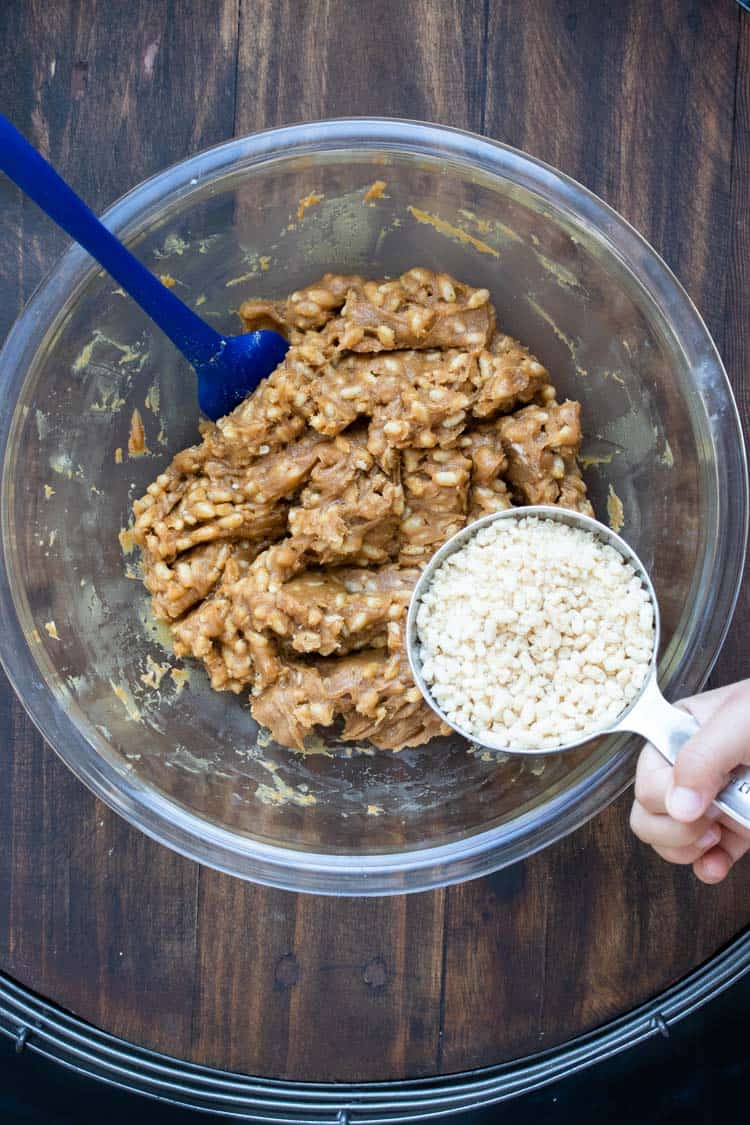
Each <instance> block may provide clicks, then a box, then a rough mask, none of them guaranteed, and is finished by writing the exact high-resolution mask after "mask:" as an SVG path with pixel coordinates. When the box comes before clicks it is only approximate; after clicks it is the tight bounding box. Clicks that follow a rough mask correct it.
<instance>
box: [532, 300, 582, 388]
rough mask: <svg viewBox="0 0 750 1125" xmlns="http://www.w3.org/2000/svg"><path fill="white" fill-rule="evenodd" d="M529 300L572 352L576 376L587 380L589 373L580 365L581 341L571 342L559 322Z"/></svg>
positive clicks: (536, 311) (535, 310)
mask: <svg viewBox="0 0 750 1125" xmlns="http://www.w3.org/2000/svg"><path fill="white" fill-rule="evenodd" d="M527 300H528V303H529V304H530V305H531V307H532V309H533V310H534V312H535V313H537V315H538V316H540V317H541V318H542V320H546V321H547V324H549V326H550V328H551V329H552V331H553V332H554V334H555V336H557V338H558V340H559V341H560V342H561V343H562V344H565V347H566V348H567V349H568V351H569V352H570V355H571V358H572V360H573V365H574V367H575V372H576V375H580V376H581V377H582V378H585V377H586V376H587V375H588V371H587V370H586V368H585V367H581V366H580V364H579V363H578V349H579V347H580V346H581V341H580V340H571V338H570V336H566V334H565V333H564V332H563V330H562V328H560V326H559V325H558V323H557V321H556V320H555V319H554V317H552V316H550V314H549V313H548V312H547V310H546V309H543V308H542V306H541V305H540V304H538V303H537V302H536V301H532V300H531V298H530V297H529V298H527Z"/></svg>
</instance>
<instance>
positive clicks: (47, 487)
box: [44, 484, 55, 500]
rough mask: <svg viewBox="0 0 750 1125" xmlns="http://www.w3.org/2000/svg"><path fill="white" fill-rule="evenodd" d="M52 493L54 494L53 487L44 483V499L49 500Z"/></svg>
mask: <svg viewBox="0 0 750 1125" xmlns="http://www.w3.org/2000/svg"><path fill="white" fill-rule="evenodd" d="M54 495H55V490H54V488H51V487H50V485H48V484H45V486H44V497H45V499H46V500H49V499H50V497H52V496H54Z"/></svg>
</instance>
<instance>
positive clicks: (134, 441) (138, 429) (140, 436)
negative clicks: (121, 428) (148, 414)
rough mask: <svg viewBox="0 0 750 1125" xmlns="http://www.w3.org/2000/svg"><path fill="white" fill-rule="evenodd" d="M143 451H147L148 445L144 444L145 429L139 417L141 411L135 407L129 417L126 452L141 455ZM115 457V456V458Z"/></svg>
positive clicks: (131, 455)
mask: <svg viewBox="0 0 750 1125" xmlns="http://www.w3.org/2000/svg"><path fill="white" fill-rule="evenodd" d="M144 453H148V446H147V445H146V431H145V430H144V428H143V419H142V418H141V412H140V410H138V408H137V407H136V409H135V410H134V411H133V414H132V417H131V419H130V433H129V435H128V454H129V456H130V457H142V456H143V455H144ZM116 459H117V458H115V460H116Z"/></svg>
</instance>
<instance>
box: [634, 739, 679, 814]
mask: <svg viewBox="0 0 750 1125" xmlns="http://www.w3.org/2000/svg"><path fill="white" fill-rule="evenodd" d="M671 781H672V766H671V765H670V764H669V762H668V761H667V760H666V758H663V757H662V756H661V754H660V753H659V751H658V750H655V749H654V747H653V746H651V744H650V743H649V744H647V745H646V746H644V748H643V750H642V751H641V753H640V756H639V758H638V766H637V768H636V771H635V799H636V800H637V801H640V803H641V804H642V805H643V807H644V809H647V810H648V812H651V813H665V812H666V811H667V806H666V804H665V801H666V796H667V790H668V789H669V786H670V784H671Z"/></svg>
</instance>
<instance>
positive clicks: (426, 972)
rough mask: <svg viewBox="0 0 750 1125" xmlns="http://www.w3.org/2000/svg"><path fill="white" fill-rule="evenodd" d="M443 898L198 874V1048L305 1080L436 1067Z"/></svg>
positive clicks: (240, 1066)
mask: <svg viewBox="0 0 750 1125" xmlns="http://www.w3.org/2000/svg"><path fill="white" fill-rule="evenodd" d="M443 898H444V894H443V892H437V893H435V894H426V895H416V896H409V897H408V898H405V899H385V898H381V899H365V900H358V899H334V898H322V897H317V896H302V895H298V896H295V895H291V894H286V893H284V892H280V891H270V890H261V889H260V888H250V887H246V886H243V884H241V883H239V882H238V881H237V880H236V879H230V878H226V877H223V876H210V877H208V878H203V879H202V881H201V897H200V911H199V934H200V968H199V972H198V974H197V977H196V994H195V995H196V1003H195V1016H194V1042H193V1048H192V1053H193V1055H194V1057H196V1058H200V1059H201V1060H211V1061H213V1062H215V1063H217V1065H221V1066H229V1067H230V1068H232V1069H235V1070H241V1071H249V1072H250V1073H255V1074H273V1075H277V1076H280V1077H281V1076H283V1077H286V1078H294V1079H310V1080H313V1081H316V1080H318V1081H324V1080H334V1081H350V1080H351V1081H355V1080H361V1079H362V1078H364V1077H365V1076H367V1077H369V1078H371V1079H372V1080H374V1081H377V1080H380V1079H383V1080H386V1079H389V1078H392V1077H393V1076H394V1075H407V1074H408V1075H411V1076H414V1077H416V1076H419V1075H422V1074H431V1073H434V1070H435V1053H436V1042H437V1014H438V1011H439V996H440V978H441V971H442V956H441V952H442V922H443ZM376 1045H377V1046H376Z"/></svg>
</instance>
